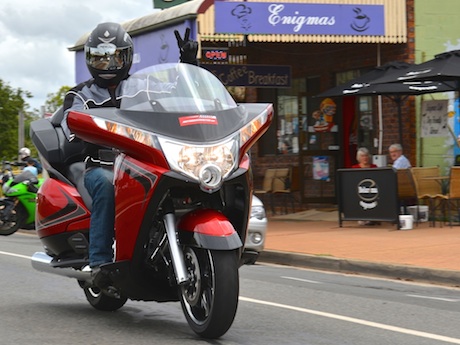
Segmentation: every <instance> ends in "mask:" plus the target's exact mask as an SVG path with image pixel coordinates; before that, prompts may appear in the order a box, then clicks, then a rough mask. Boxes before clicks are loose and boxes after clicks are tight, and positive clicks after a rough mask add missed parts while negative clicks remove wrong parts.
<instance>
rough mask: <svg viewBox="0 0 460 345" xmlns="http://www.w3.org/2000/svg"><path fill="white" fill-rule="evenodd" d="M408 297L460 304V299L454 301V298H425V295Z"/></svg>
mask: <svg viewBox="0 0 460 345" xmlns="http://www.w3.org/2000/svg"><path fill="white" fill-rule="evenodd" d="M406 296H408V297H415V298H423V299H434V300H436V301H443V302H460V299H453V298H444V297H433V296H423V295H406Z"/></svg>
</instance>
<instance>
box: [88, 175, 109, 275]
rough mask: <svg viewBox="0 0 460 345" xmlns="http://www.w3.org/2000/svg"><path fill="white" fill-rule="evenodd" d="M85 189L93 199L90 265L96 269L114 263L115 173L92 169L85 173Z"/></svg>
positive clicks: (90, 230) (90, 229)
mask: <svg viewBox="0 0 460 345" xmlns="http://www.w3.org/2000/svg"><path fill="white" fill-rule="evenodd" d="M85 187H86V189H87V190H88V192H89V194H90V195H91V198H92V199H93V206H92V210H91V223H90V228H89V265H90V267H96V266H99V265H102V264H105V263H108V262H112V261H113V248H112V245H113V237H114V226H115V191H114V187H113V172H112V171H110V170H107V169H103V168H91V169H89V170H87V171H86V172H85Z"/></svg>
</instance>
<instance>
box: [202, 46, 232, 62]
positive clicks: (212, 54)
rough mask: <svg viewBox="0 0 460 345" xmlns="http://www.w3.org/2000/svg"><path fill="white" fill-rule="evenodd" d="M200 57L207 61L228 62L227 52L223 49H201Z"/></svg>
mask: <svg viewBox="0 0 460 345" xmlns="http://www.w3.org/2000/svg"><path fill="white" fill-rule="evenodd" d="M201 56H202V57H204V58H205V60H208V61H228V50H227V49H225V48H219V49H212V48H203V54H201Z"/></svg>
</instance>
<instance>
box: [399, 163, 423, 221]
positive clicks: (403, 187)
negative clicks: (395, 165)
mask: <svg viewBox="0 0 460 345" xmlns="http://www.w3.org/2000/svg"><path fill="white" fill-rule="evenodd" d="M396 180H397V185H398V200H399V207H400V208H401V207H403V208H404V214H407V206H409V205H414V204H415V206H416V210H417V213H416V219H414V220H415V222H416V224H418V222H419V218H420V217H419V212H420V210H419V203H418V197H417V188H416V187H415V181H414V177H413V176H412V171H411V169H397V170H396Z"/></svg>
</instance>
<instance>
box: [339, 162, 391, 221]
mask: <svg viewBox="0 0 460 345" xmlns="http://www.w3.org/2000/svg"><path fill="white" fill-rule="evenodd" d="M337 188H338V189H337V192H338V200H339V223H340V224H339V225H340V226H342V221H343V220H366V221H390V222H393V223H397V221H398V214H399V202H398V187H397V180H396V173H395V171H394V169H393V168H391V167H385V168H372V169H337Z"/></svg>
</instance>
